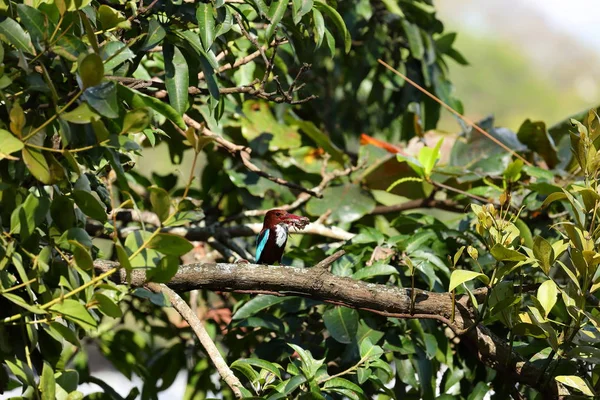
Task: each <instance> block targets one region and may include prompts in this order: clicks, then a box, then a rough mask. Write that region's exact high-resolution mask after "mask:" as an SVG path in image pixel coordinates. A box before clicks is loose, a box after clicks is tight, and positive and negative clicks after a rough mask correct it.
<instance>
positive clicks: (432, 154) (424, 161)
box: [419, 139, 444, 178]
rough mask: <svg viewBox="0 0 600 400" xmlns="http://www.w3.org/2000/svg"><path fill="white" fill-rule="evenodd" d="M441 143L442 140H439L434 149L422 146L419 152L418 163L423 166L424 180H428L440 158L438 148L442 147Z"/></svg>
mask: <svg viewBox="0 0 600 400" xmlns="http://www.w3.org/2000/svg"><path fill="white" fill-rule="evenodd" d="M442 143H444V139H440V140H439V141H438V142H437V144H436V145H435V147H434V148H431V147H427V146H424V147H423V148H421V150H420V151H419V162H420V163H421V165H422V166H423V171H424V173H425V177H426V178H429V176H430V175H431V172H432V171H433V167H434V166H435V164H436V163H437V161H438V160H439V158H440V147H442Z"/></svg>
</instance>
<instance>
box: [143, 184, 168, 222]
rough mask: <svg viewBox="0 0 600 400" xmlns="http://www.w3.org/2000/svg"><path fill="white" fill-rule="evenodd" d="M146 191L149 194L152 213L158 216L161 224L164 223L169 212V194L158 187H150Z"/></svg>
mask: <svg viewBox="0 0 600 400" xmlns="http://www.w3.org/2000/svg"><path fill="white" fill-rule="evenodd" d="M148 191H149V192H150V204H152V211H154V212H155V213H156V215H158V218H159V219H160V221H161V222H164V221H165V220H166V219H167V218H168V217H169V215H170V212H171V197H170V196H169V193H168V192H167V191H166V190H165V189H163V188H159V187H158V186H150V187H149V188H148Z"/></svg>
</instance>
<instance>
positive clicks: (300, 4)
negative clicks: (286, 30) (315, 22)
mask: <svg viewBox="0 0 600 400" xmlns="http://www.w3.org/2000/svg"><path fill="white" fill-rule="evenodd" d="M312 8H313V0H292V15H293V19H294V24H295V25H298V23H299V22H300V20H302V17H303V16H304V15H306V14H307V13H308V12H309V11H310V10H311V9H312Z"/></svg>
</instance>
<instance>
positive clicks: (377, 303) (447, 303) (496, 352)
mask: <svg viewBox="0 0 600 400" xmlns="http://www.w3.org/2000/svg"><path fill="white" fill-rule="evenodd" d="M117 265H118V264H116V263H114V262H110V261H102V260H97V261H96V262H95V267H96V269H97V270H98V271H99V272H103V271H106V270H108V269H110V268H113V267H115V266H117ZM113 278H115V279H116V280H117V281H118V282H119V283H126V282H127V279H126V274H125V271H123V270H120V271H119V273H118V274H114V275H113ZM131 284H132V285H134V286H142V285H144V284H145V272H144V271H142V270H139V269H138V270H134V271H133V272H132V274H131ZM168 286H169V287H170V288H171V289H173V290H176V291H189V290H192V289H207V290H215V291H230V292H236V291H241V292H244V293H262V294H264V293H269V294H275V295H279V296H304V297H309V298H312V299H317V300H321V301H323V302H327V303H332V304H336V305H342V306H346V307H351V308H355V309H358V310H365V311H369V312H373V313H377V314H380V315H384V316H387V317H394V318H419V319H434V320H438V321H440V322H442V323H444V324H446V325H447V326H448V327H449V328H450V329H451V330H452V331H453V332H454V333H455V334H457V335H460V334H464V336H462V338H463V339H465V341H466V342H467V343H468V345H469V346H471V347H472V348H473V349H474V350H475V352H476V354H477V357H478V358H479V360H480V361H482V362H484V363H485V364H486V365H488V366H490V367H492V368H494V369H496V370H498V371H500V372H503V373H505V374H507V379H512V380H514V381H515V382H520V383H523V384H525V385H528V386H531V387H534V388H537V389H538V390H540V391H542V392H543V393H545V394H546V395H547V396H548V397H547V398H554V397H556V396H557V394H558V393H559V388H560V387H559V385H558V384H557V383H556V382H555V381H554V380H549V382H552V383H551V384H550V385H549V387H540V383H539V382H545V381H546V380H545V379H539V378H540V376H542V375H543V372H542V371H541V370H540V369H539V368H538V367H536V366H535V365H533V364H531V363H529V362H528V361H527V360H525V359H524V358H523V357H522V356H521V355H520V354H518V353H516V352H514V351H512V349H511V348H510V346H509V344H508V343H507V342H506V341H505V340H504V339H502V338H500V337H499V336H497V335H496V334H494V333H493V332H492V331H490V330H489V329H488V328H487V327H485V326H483V325H477V326H476V327H475V328H474V329H469V328H470V327H471V326H472V325H473V324H474V323H475V321H476V317H475V315H474V313H473V311H472V309H471V307H470V303H469V298H468V296H465V295H463V296H458V297H457V299H456V314H455V318H454V321H451V320H450V318H451V316H452V297H451V294H450V293H434V292H427V291H424V290H416V293H415V295H414V304H413V301H412V298H413V296H412V295H411V290H410V289H403V288H397V287H391V286H385V285H379V284H373V283H367V282H363V281H357V280H354V279H351V278H349V277H341V276H335V275H332V274H331V273H329V272H328V271H327V270H324V269H322V268H292V267H283V266H266V265H256V264H212V263H195V264H188V265H184V266H182V267H181V268H180V269H179V271H178V273H177V274H176V275H175V276H174V277H173V279H172V280H171V281H170V282H169V283H168Z"/></svg>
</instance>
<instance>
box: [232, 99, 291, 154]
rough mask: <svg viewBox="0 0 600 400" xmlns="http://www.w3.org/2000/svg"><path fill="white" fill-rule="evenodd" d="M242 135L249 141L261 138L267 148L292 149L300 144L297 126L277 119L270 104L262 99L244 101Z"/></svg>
mask: <svg viewBox="0 0 600 400" xmlns="http://www.w3.org/2000/svg"><path fill="white" fill-rule="evenodd" d="M243 111H244V118H243V119H242V135H244V138H246V140H248V141H249V142H251V141H253V140H256V141H259V140H261V139H262V140H263V141H265V142H266V143H268V146H269V150H271V151H276V150H282V149H294V148H297V147H300V145H301V144H302V137H301V136H300V134H299V133H298V127H295V126H290V125H289V124H287V123H282V122H280V121H278V120H277V119H276V118H275V116H274V115H273V113H272V112H271V106H270V105H269V104H268V103H266V102H263V101H245V102H244V105H243Z"/></svg>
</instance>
